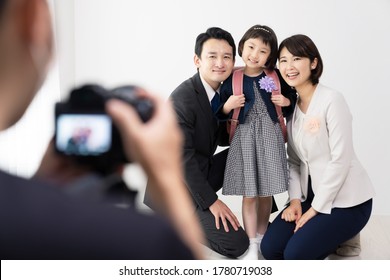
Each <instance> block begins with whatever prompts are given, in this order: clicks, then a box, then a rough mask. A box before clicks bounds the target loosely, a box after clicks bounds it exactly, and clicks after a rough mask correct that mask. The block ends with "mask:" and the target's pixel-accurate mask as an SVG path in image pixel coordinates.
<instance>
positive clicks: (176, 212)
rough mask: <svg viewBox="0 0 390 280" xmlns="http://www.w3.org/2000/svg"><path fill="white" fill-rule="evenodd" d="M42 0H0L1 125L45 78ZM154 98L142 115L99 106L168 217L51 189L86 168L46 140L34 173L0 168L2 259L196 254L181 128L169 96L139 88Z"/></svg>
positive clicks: (119, 106)
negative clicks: (23, 174)
mask: <svg viewBox="0 0 390 280" xmlns="http://www.w3.org/2000/svg"><path fill="white" fill-rule="evenodd" d="M52 39H53V38H52V30H51V19H50V14H49V9H48V7H47V3H46V1H45V0H0V130H1V131H3V130H5V129H7V128H9V127H11V126H12V125H13V124H15V123H16V122H17V121H18V120H19V119H20V118H21V116H22V115H23V114H24V112H25V110H26V109H27V107H28V105H29V104H30V102H31V100H32V99H33V97H34V95H35V94H36V92H37V91H38V89H39V88H40V86H41V85H42V83H43V82H44V80H45V77H46V74H47V70H48V66H49V64H50V60H51V57H52V48H53V44H52ZM139 96H140V97H144V98H147V99H150V100H151V102H152V104H153V106H154V113H153V116H152V118H151V119H150V120H149V121H148V122H147V123H145V124H144V123H143V122H142V121H141V120H140V119H139V117H138V115H137V113H136V112H135V110H134V109H133V108H132V107H131V106H129V105H128V104H126V103H124V102H122V101H119V100H110V101H109V102H107V103H106V110H107V112H108V113H109V115H110V116H111V117H112V119H113V121H114V123H115V125H116V127H118V129H119V131H120V133H121V139H122V141H123V146H124V150H125V153H126V156H127V157H128V158H130V157H131V159H132V160H133V161H136V162H138V163H140V164H141V166H142V167H143V168H144V170H145V172H146V174H147V175H148V177H149V178H150V180H152V181H153V182H154V183H155V184H153V185H154V186H155V188H153V190H152V191H153V192H154V193H158V195H157V196H158V197H160V198H161V200H162V203H163V204H164V205H165V209H166V210H167V211H166V214H167V218H168V220H169V222H167V221H166V219H164V218H160V217H155V216H147V215H144V214H141V213H138V212H137V211H136V210H135V209H126V211H125V210H123V209H117V208H115V207H111V206H107V205H103V204H98V203H94V202H91V201H87V200H83V199H80V198H76V197H71V196H68V195H65V194H64V193H62V192H59V190H58V188H55V187H53V185H54V184H57V183H59V182H62V183H64V182H71V181H72V180H75V179H76V178H78V177H80V176H83V175H85V174H87V173H88V172H89V171H90V170H89V169H88V168H87V167H85V168H81V167H79V166H76V165H74V164H72V161H70V160H67V158H64V157H60V156H58V155H57V154H55V153H54V149H53V147H52V146H49V148H48V150H47V153H46V154H45V156H44V159H43V161H42V164H41V166H40V168H39V170H38V172H37V174H36V175H35V176H34V178H33V179H30V180H26V179H23V178H19V177H16V176H13V175H10V174H7V173H5V172H3V171H0V213H1V214H0V223H1V225H2V228H1V231H0V248H1V250H0V256H1V259H3V260H4V259H117V260H118V259H192V258H202V253H201V249H200V248H199V247H198V242H199V241H201V240H202V235H201V230H200V227H199V225H198V221H197V220H196V219H195V218H194V216H193V215H192V209H191V207H192V206H191V202H190V199H189V197H188V194H187V192H186V189H185V187H184V186H183V183H182V180H181V179H182V176H183V175H182V170H181V164H180V157H181V143H182V136H181V134H180V131H179V129H178V128H177V125H176V120H175V116H174V113H173V112H172V109H171V106H170V105H168V106H167V103H165V102H163V101H162V100H160V99H159V98H157V97H156V96H153V95H150V94H149V93H147V92H145V91H141V92H140V93H139Z"/></svg>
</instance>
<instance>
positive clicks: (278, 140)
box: [222, 82, 288, 197]
mask: <svg viewBox="0 0 390 280" xmlns="http://www.w3.org/2000/svg"><path fill="white" fill-rule="evenodd" d="M253 90H254V96H255V102H254V104H253V106H252V108H251V109H250V110H249V112H248V114H247V116H246V118H245V123H243V124H240V125H239V126H238V127H237V130H236V133H235V134H234V137H233V140H232V143H231V145H230V149H229V154H228V158H227V162H226V169H225V178H224V183H223V189H222V194H224V195H242V196H247V197H255V196H271V195H275V194H278V193H282V192H285V191H287V185H288V170H287V159H286V148H285V143H284V140H283V135H282V130H281V128H280V125H279V123H274V122H273V121H272V120H271V118H270V116H269V114H268V111H267V108H266V105H265V104H264V101H263V98H261V96H260V94H261V93H260V91H263V90H261V89H259V88H258V87H257V86H256V82H253ZM259 90H260V91H259ZM264 94H266V93H265V92H264ZM267 96H269V95H267Z"/></svg>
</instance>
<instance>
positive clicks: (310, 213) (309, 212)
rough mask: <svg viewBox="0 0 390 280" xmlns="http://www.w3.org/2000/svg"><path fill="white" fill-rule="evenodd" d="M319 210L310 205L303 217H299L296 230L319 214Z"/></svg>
mask: <svg viewBox="0 0 390 280" xmlns="http://www.w3.org/2000/svg"><path fill="white" fill-rule="evenodd" d="M317 213H318V212H317V211H316V210H314V208H313V207H310V209H309V210H307V211H306V212H305V214H303V215H302V217H301V218H299V219H297V221H296V226H295V229H294V232H297V231H298V230H299V229H300V228H301V227H303V226H304V225H305V224H306V223H307V222H308V221H309V220H310V219H311V218H313V217H314V216H316V215H317Z"/></svg>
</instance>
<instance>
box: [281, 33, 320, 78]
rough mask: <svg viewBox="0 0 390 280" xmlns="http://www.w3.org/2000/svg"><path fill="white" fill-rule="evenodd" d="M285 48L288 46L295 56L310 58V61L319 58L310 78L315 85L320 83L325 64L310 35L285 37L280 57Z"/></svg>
mask: <svg viewBox="0 0 390 280" xmlns="http://www.w3.org/2000/svg"><path fill="white" fill-rule="evenodd" d="M283 48H286V49H287V50H288V51H289V52H290V53H291V54H292V55H294V56H299V57H307V58H309V59H310V62H313V61H314V59H316V58H317V67H316V68H315V69H312V70H311V75H310V80H311V83H312V84H313V85H316V84H318V82H319V80H320V77H321V75H322V71H323V69H324V65H323V62H322V58H321V55H320V52H319V51H318V49H317V47H316V45H315V44H314V42H313V41H312V40H311V39H310V38H309V37H308V36H306V35H302V34H298V35H294V36H291V37H289V38H287V39H284V40H283V42H281V43H280V46H279V51H278V57H280V52H281V50H282V49H283Z"/></svg>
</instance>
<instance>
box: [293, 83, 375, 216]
mask: <svg viewBox="0 0 390 280" xmlns="http://www.w3.org/2000/svg"><path fill="white" fill-rule="evenodd" d="M297 110H299V108H298V106H295V111H294V114H293V115H292V117H291V118H290V119H289V120H288V122H287V131H288V146H287V153H288V163H289V171H290V180H289V189H288V193H289V200H292V199H300V200H301V201H304V200H306V198H307V193H308V176H309V175H310V176H311V180H312V188H313V192H314V199H313V202H312V207H313V208H314V209H315V210H316V211H318V212H321V213H326V214H329V213H331V210H332V208H334V207H339V208H346V207H351V206H356V205H358V204H360V203H363V202H365V201H367V200H369V199H370V198H372V197H373V196H374V194H375V191H374V187H373V185H372V183H371V180H370V178H369V176H368V174H367V172H366V171H365V169H364V168H363V166H362V165H361V164H360V162H359V160H358V159H357V157H356V155H355V152H354V148H353V142H352V116H351V113H350V111H349V108H348V105H347V103H346V101H345V99H344V97H343V96H342V95H341V94H340V93H338V92H336V91H335V90H333V89H330V88H328V87H325V86H323V85H321V84H318V85H317V88H316V89H315V91H314V94H313V97H312V99H311V102H310V105H309V107H308V109H307V112H306V114H305V115H304V119H303V123H301V126H299V127H298V126H297V123H295V121H296V116H297V115H296V113H297V112H296V111H297ZM294 123H295V125H294ZM292 129H294V130H295V129H300V131H299V132H298V133H299V134H300V137H295V139H294V135H293V133H292ZM295 132H297V131H295Z"/></svg>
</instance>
